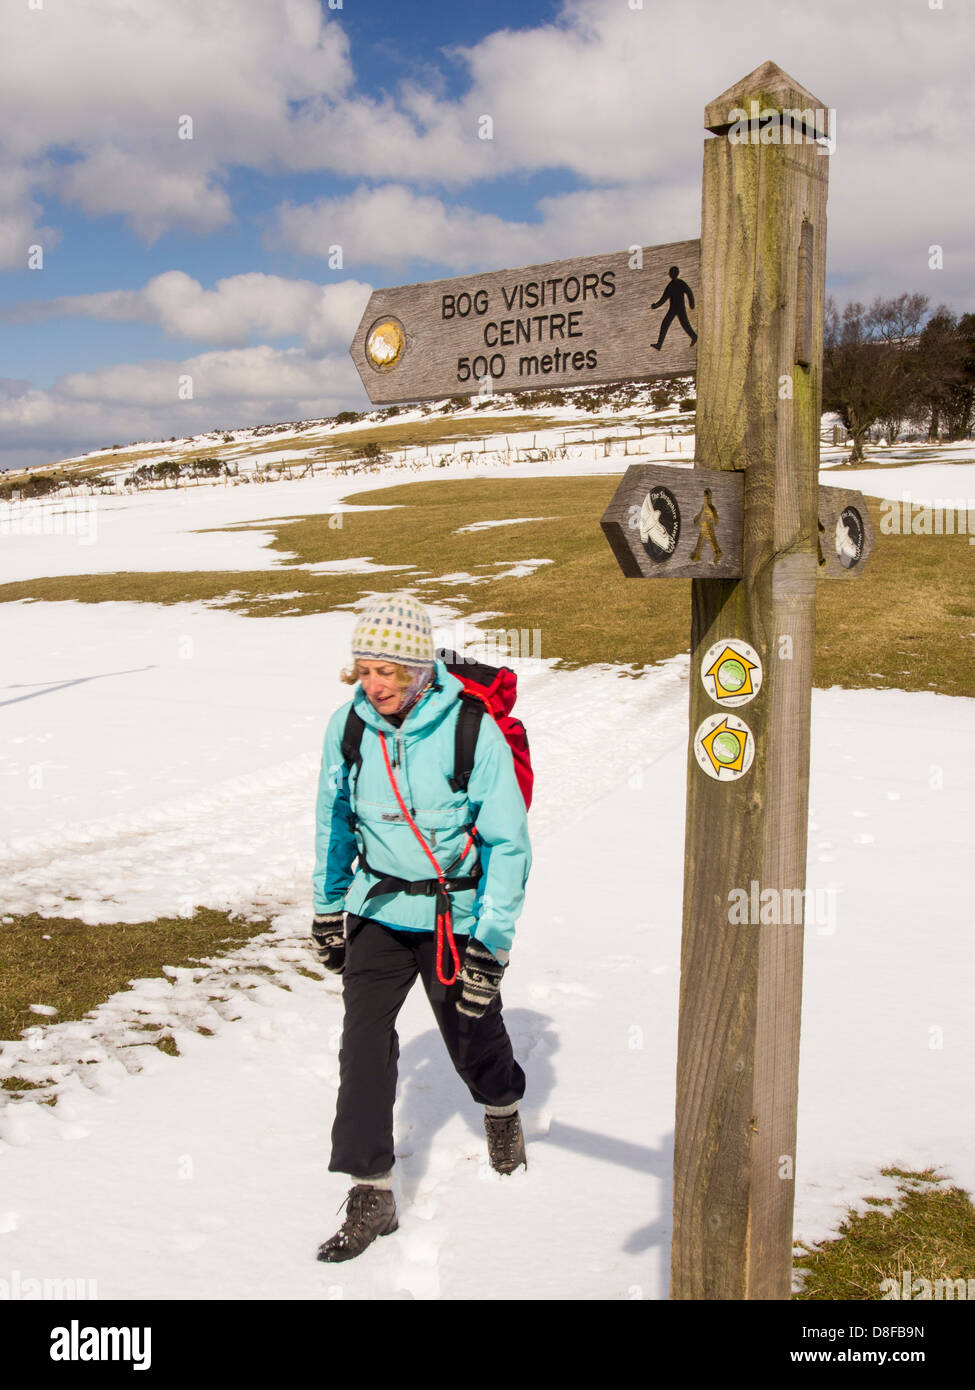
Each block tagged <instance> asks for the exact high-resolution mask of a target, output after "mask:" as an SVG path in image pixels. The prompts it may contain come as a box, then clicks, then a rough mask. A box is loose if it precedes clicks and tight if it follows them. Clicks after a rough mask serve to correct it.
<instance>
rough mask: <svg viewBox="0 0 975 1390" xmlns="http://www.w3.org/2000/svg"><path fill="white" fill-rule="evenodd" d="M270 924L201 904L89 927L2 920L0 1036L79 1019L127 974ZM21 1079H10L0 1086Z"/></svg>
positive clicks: (211, 951) (61, 920) (227, 946)
mask: <svg viewBox="0 0 975 1390" xmlns="http://www.w3.org/2000/svg"><path fill="white" fill-rule="evenodd" d="M269 928H270V923H269V922H264V921H261V922H244V921H240V920H237V919H233V918H231V917H230V916H229V915H228V914H227V913H225V912H216V911H214V910H212V909H211V908H199V909H198V910H197V911H196V912H195V913H194V914H193V916H192V917H160V918H157V920H156V921H154V922H137V923H134V924H133V923H128V922H122V923H111V924H108V925H99V926H94V927H93V926H88V925H87V924H86V923H85V922H81V921H79V920H78V919H77V918H70V917H41V916H39V915H38V914H37V913H31V914H30V915H29V916H25V917H18V918H15V919H14V921H13V922H11V923H2V924H0V960H2V961H3V968H2V971H0V1038H4V1039H12V1038H17V1037H19V1036H20V1033H21V1032H22V1030H23V1029H24V1028H27V1027H31V1026H37V1025H39V1024H40V1025H43V1024H44V1023H63V1022H65V1021H66V1020H68V1019H79V1018H83V1017H84V1015H85V1014H86V1013H88V1011H89V1010H90V1009H94V1008H95V1007H96V1006H97V1005H99V1004H101V1003H103V1002H104V1001H105V1000H106V999H107V998H108V997H109V995H111V994H115V993H116V992H117V991H118V990H121V989H124V988H125V987H126V985H128V984H129V983H130V982H131V981H132V980H137V979H153V978H155V977H156V976H158V975H161V974H162V968H163V966H164V965H169V966H191V965H195V964H197V963H198V961H199V959H200V957H202V956H218V955H222V954H224V953H225V952H227V951H230V950H232V949H233V948H234V947H235V946H238V945H240V943H241V942H242V941H247V940H249V939H250V938H251V937H253V936H259V935H260V934H261V932H265V931H268V930H269ZM45 937H46V938H48V939H47V940H45ZM31 1004H47V1005H51V1006H53V1007H54V1008H56V1009H57V1013H56V1014H34V1013H31V1011H30V1006H31ZM160 1041H161V1040H160ZM170 1041H172V1040H170ZM173 1046H174V1047H175V1043H173ZM26 1084H27V1083H23V1082H17V1083H11V1084H9V1085H6V1087H5V1089H7V1090H15V1089H24V1088H25V1086H26Z"/></svg>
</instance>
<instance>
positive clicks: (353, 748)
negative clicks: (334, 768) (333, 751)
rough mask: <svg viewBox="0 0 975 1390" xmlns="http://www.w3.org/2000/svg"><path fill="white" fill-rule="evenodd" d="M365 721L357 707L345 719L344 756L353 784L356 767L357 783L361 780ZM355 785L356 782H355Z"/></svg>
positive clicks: (343, 735)
mask: <svg viewBox="0 0 975 1390" xmlns="http://www.w3.org/2000/svg"><path fill="white" fill-rule="evenodd" d="M365 728H366V725H365V721H364V720H363V718H362V715H361V714H358V713H356V710H355V708H354V707H353V708H352V709H350V710H349V713H348V715H347V716H346V720H345V729H344V731H343V733H342V757H343V759H344V760H345V763H346V766H347V767H348V768H349V780H350V784H351V776H352V769H353V768H354V769H355V780H356V783H358V781H359V771H360V769H361V767H362V735H363V733H364V732H365ZM353 785H354V784H353ZM354 817H355V813H354V812H353V813H352V815H351V816H350V817H349V820H350V824H351V822H352V821H353V820H354Z"/></svg>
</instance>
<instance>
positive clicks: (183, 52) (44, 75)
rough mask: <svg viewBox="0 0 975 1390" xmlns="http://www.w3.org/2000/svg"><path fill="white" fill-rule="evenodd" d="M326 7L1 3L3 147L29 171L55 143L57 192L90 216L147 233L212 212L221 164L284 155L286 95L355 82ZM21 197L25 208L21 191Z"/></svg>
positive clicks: (300, 1)
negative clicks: (185, 134)
mask: <svg viewBox="0 0 975 1390" xmlns="http://www.w3.org/2000/svg"><path fill="white" fill-rule="evenodd" d="M328 13H329V12H328V11H327V10H323V8H322V7H321V6H320V5H319V4H318V0H275V3H268V0H207V3H206V4H199V3H198V0H86V3H85V4H76V3H75V4H72V3H60V0H49V3H47V4H45V5H44V6H43V7H42V8H40V9H34V8H29V7H28V5H27V4H26V0H24V2H23V3H19V4H9V5H6V6H5V7H4V42H3V45H2V46H0V132H2V134H0V158H3V159H5V160H7V161H10V162H11V163H13V164H15V165H17V166H18V167H20V168H22V169H24V170H30V169H31V168H32V161H36V160H37V159H39V158H40V157H41V156H43V155H44V154H45V152H46V151H49V150H52V149H56V150H57V151H58V152H59V157H60V159H61V161H62V162H61V165H60V167H59V169H58V171H57V173H56V176H55V177H54V179H53V180H52V184H51V186H52V187H53V189H54V191H56V192H58V193H60V194H61V196H63V197H65V198H67V199H75V200H77V201H78V202H79V203H80V204H81V206H82V207H83V209H84V211H85V212H87V213H88V214H90V215H97V214H106V213H122V214H123V215H125V216H126V217H127V218H128V219H129V221H130V223H131V225H132V226H133V227H134V228H135V229H136V230H137V231H138V232H139V234H140V235H142V236H145V237H146V238H147V239H150V240H151V239H153V238H154V237H157V236H158V235H160V233H161V232H162V231H163V230H164V229H165V228H166V227H169V226H173V225H182V226H185V227H189V228H191V229H193V230H195V231H210V230H213V229H214V228H216V227H219V226H222V225H225V224H226V222H227V221H228V219H229V218H230V216H231V210H230V206H229V203H228V200H227V196H226V192H225V191H224V189H223V188H222V186H221V178H222V176H223V171H225V170H226V169H227V168H229V167H230V166H232V165H235V164H240V165H243V166H247V167H252V168H270V167H272V166H274V165H275V164H278V165H280V164H282V163H283V165H284V167H288V154H289V148H290V145H291V142H292V137H291V132H292V125H293V121H294V112H295V109H296V104H297V107H298V108H300V106H301V104H302V103H307V102H312V103H318V102H320V101H322V100H325V101H326V102H332V101H338V100H341V99H342V97H343V94H344V93H345V91H346V89H347V87H348V85H349V83H350V82H351V81H352V78H353V73H352V69H351V66H350V64H349V57H348V45H347V41H346V37H345V34H344V31H343V29H342V27H341V25H339V24H337V23H334V22H331V21H329V20H327V19H326V16H327V15H328ZM184 116H190V117H191V118H192V122H193V126H192V133H193V138H192V139H191V140H187V139H180V138H179V131H180V120H181V118H182V117H184ZM184 129H185V126H184ZM65 156H67V160H65V158H64V157H65ZM18 206H19V215H20V218H21V220H23V219H24V218H27V219H28V220H29V219H30V218H31V217H33V216H34V215H36V209H33V208H32V207H31V202H30V198H29V195H28V194H27V193H26V192H25V193H24V194H23V195H22V196H21V198H20V200H19V204H18ZM25 235H26V236H27V237H28V238H29V239H31V240H36V239H37V237H36V234H35V233H34V232H33V231H32V230H31V229H30V228H28V229H23V228H20V229H18V230H17V231H16V232H15V234H14V236H13V239H12V242H11V244H8V245H6V247H5V258H4V260H3V261H2V262H0V264H3V265H7V266H20V265H22V264H23V260H24V254H23V237H24V236H25ZM0 249H4V248H0Z"/></svg>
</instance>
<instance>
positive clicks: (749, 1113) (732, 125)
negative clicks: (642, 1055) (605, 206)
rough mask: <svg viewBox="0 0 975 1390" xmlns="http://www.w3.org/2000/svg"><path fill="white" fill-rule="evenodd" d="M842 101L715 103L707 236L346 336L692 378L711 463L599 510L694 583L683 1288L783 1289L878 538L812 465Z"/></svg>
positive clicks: (593, 377) (422, 362) (684, 954)
mask: <svg viewBox="0 0 975 1390" xmlns="http://www.w3.org/2000/svg"><path fill="white" fill-rule="evenodd" d="M749 113H750V114H749ZM826 114H827V113H826V110H825V109H824V108H823V106H822V103H820V102H818V101H817V100H816V98H815V97H813V96H811V95H810V93H808V92H807V91H805V90H804V89H803V88H801V87H800V86H799V85H798V84H797V83H796V82H795V81H794V80H793V79H792V78H790V77H789V76H788V75H787V74H786V73H784V72H783V71H782V70H781V69H780V68H778V67H776V65H775V64H774V63H764V64H763V65H762V66H761V67H759V68H757V69H756V70H755V71H754V72H753V73H750V74H749V76H748V77H746V78H743V79H742V81H741V82H739V83H737V84H736V85H735V86H734V87H731V88H729V89H728V90H727V91H726V92H724V93H723V94H722V95H721V96H720V97H718V98H716V99H715V100H714V101H713V102H711V103H710V104H709V106H708V107H707V109H706V111H705V127H706V128H707V129H708V130H709V131H711V132H712V133H713V135H714V136H715V138H714V139H712V140H708V141H706V143H705V147H704V182H703V194H702V234H701V240H700V242H696V241H684V242H674V243H671V244H670V245H667V246H658V247H646V248H642V249H641V248H631V250H630V251H628V252H617V253H615V254H614V255H610V256H595V257H580V258H577V259H574V260H567V261H557V262H554V263H552V264H549V265H543V266H530V267H527V268H524V269H521V270H503V271H492V272H490V273H489V274H486V275H476V276H470V277H460V278H458V279H452V280H440V281H434V282H431V283H428V284H423V285H407V286H402V287H400V288H397V289H388V290H377V291H375V293H374V294H373V296H372V298H371V299H370V301H369V304H368V306H367V308H366V312H365V314H364V316H363V319H362V322H361V323H360V325H359V328H358V330H357V332H356V336H355V340H354V342H353V345H352V348H351V352H352V357H353V360H354V361H355V364H356V367H357V368H358V371H359V374H360V376H361V377H362V380H363V383H364V385H365V387H366V390H367V392H368V394H369V397H370V399H371V400H373V401H374V402H377V403H389V402H398V401H408V400H424V399H431V398H438V397H443V396H448V395H454V394H457V393H459V392H463V393H465V394H474V393H475V392H477V391H478V390H485V389H487V390H491V389H497V390H500V391H525V390H534V389H537V388H538V387H539V386H540V385H547V386H552V385H556V384H559V385H562V386H578V385H584V384H593V385H595V384H597V383H606V382H616V381H623V380H627V379H634V378H637V379H646V378H652V377H663V376H673V375H678V374H683V373H689V372H693V371H695V370H696V374H697V401H698V404H697V421H696V460H695V466H694V467H693V468H691V469H682V468H678V467H673V468H668V467H665V466H635V467H632V468H630V469H629V470H628V471H627V473H626V475H625V477H624V478H623V481H622V482H621V484H620V487H619V489H618V491H617V493H616V495H615V497H614V498H613V500H612V502H611V503H610V505H609V507H608V508H607V510H606V512H605V514H604V516H603V519H602V525H603V529H604V532H605V534H606V536H607V538H608V540H609V542H610V544H611V545H612V547H613V551H614V553H615V554H616V557H617V559H618V561H619V563H620V566H621V568H622V569H623V572H624V574H626V575H628V576H630V577H634V578H668V577H675V578H677V577H689V578H691V580H692V586H691V692H690V730H689V740H688V758H687V819H686V835H685V854H684V910H683V936H682V944H681V986H680V1019H679V1029H678V1061H677V1113H676V1125H675V1146H674V1234H673V1245H672V1259H671V1295H672V1297H674V1298H681V1299H787V1298H789V1297H790V1292H791V1273H792V1213H793V1199H794V1189H795V1170H796V1154H795V1141H796V1104H797V1085H798V1063H799V1004H800V995H801V980H802V928H803V923H802V920H801V917H802V914H801V913H800V914H798V920H797V914H796V913H795V912H794V911H793V910H792V909H793V908H794V905H795V904H796V903H797V902H802V901H803V895H804V889H805V876H806V838H807V814H808V788H809V713H810V702H811V690H812V662H813V639H814V623H815V593H816V581H817V577H819V576H823V577H827V576H836V577H842V578H847V579H849V578H854V577H856V576H857V575H858V574H859V573H860V572H861V571H862V568H863V565H864V564H865V562H866V560H867V557H868V555H869V552H870V548H871V546H872V544H873V539H874V537H873V530H872V527H871V525H870V518H869V516H868V513H867V508H866V505H865V503H864V501H863V498H862V496H861V495H860V494H859V493H854V492H849V491H846V490H840V489H833V488H829V487H819V486H818V481H817V480H818V468H819V421H820V404H821V370H822V345H823V307H824V306H823V295H824V280H825V258H826V187H827V165H828V159H827V154H826V149H825V146H824V145H823V144H822V143H821V142H822V140H823V139H825V138H826V137H828V136H829V134H830V132H829V131H828V130H827V129H826ZM743 117H744V118H745V119H744V120H743V119H742V118H743ZM756 890H757V891H756ZM779 899H780V900H781V901H782V902H783V904H784V905H785V907H786V910H785V912H784V913H783V914H782V915H781V916H777V915H776V914H775V913H774V912H773V913H771V914H769V913H768V912H767V910H766V909H767V907H768V904H769V903H770V902H771V903H772V904H773V905H774V903H775V901H777V900H779ZM742 903H745V904H746V905H748V904H750V903H761V904H762V911H761V913H760V914H758V920H752V919H751V916H750V915H749V912H748V911H746V910H744V909H743V908H742Z"/></svg>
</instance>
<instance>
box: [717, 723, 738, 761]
mask: <svg viewBox="0 0 975 1390" xmlns="http://www.w3.org/2000/svg"><path fill="white" fill-rule="evenodd" d="M711 747H712V748H713V749H714V756H715V757H716V758H717V760H718V762H719V763H733V762H735V761H736V760H737V758H738V754H739V753H740V752H741V743H740V741H739V739H738V737H737V735H735V734H731V733H728V732H727V731H726V732H725V733H722V734H718V736H717V738H716V739H714V740H712V743H711Z"/></svg>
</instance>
